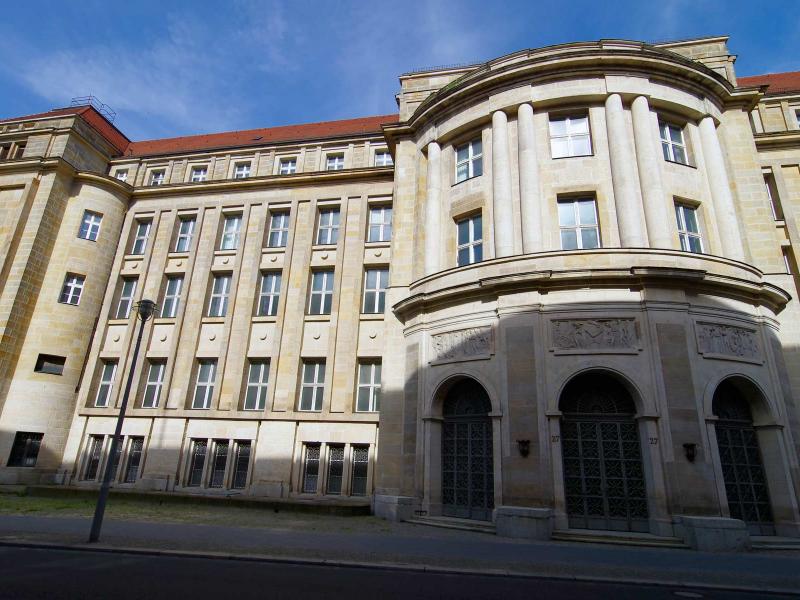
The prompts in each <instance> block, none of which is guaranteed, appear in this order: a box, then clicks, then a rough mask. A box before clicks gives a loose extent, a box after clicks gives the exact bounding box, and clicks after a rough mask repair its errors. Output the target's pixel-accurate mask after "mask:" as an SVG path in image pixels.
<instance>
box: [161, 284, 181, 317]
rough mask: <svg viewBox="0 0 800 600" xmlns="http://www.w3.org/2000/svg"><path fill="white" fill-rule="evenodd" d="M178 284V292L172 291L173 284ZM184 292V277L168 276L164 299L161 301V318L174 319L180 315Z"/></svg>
mask: <svg viewBox="0 0 800 600" xmlns="http://www.w3.org/2000/svg"><path fill="white" fill-rule="evenodd" d="M174 282H178V283H177V288H178V289H177V290H175V289H172V287H173V286H172V284H173V283H174ZM182 292H183V275H182V274H180V275H167V281H166V284H165V285H164V298H163V300H162V301H161V318H162V319H174V318H175V317H176V316H177V315H178V310H179V309H180V304H181V293H182Z"/></svg>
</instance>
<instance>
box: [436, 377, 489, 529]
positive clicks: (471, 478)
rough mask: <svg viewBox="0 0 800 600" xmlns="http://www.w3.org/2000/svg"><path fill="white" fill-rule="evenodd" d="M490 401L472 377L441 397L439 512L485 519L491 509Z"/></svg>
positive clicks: (486, 519)
mask: <svg viewBox="0 0 800 600" xmlns="http://www.w3.org/2000/svg"><path fill="white" fill-rule="evenodd" d="M490 410H491V403H490V402H489V396H488V395H487V394H486V390H484V389H483V387H481V385H480V384H479V383H478V382H476V381H474V380H472V379H464V380H462V381H459V382H458V383H456V384H455V385H453V387H451V388H450V390H449V391H448V392H447V395H446V396H445V399H444V405H443V413H444V424H443V428H442V514H443V515H445V516H449V517H460V518H464V519H479V520H484V521H488V520H490V519H491V518H492V510H493V509H494V471H493V463H492V423H491V420H490V419H489V411H490Z"/></svg>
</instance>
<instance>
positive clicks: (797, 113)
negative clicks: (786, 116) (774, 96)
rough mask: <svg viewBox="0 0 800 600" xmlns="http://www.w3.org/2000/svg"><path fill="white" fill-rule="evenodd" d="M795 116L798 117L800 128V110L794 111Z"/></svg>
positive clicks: (799, 126)
mask: <svg viewBox="0 0 800 600" xmlns="http://www.w3.org/2000/svg"><path fill="white" fill-rule="evenodd" d="M794 118H795V119H797V127H798V128H800V110H796V111H794Z"/></svg>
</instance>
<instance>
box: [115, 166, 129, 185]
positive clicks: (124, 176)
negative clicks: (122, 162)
mask: <svg viewBox="0 0 800 600" xmlns="http://www.w3.org/2000/svg"><path fill="white" fill-rule="evenodd" d="M114 178H115V179H116V180H117V181H121V182H122V183H128V169H117V170H116V171H114Z"/></svg>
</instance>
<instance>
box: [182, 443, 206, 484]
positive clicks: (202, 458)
mask: <svg viewBox="0 0 800 600" xmlns="http://www.w3.org/2000/svg"><path fill="white" fill-rule="evenodd" d="M207 447H208V442H207V441H206V440H195V441H194V443H193V444H192V464H191V466H190V467H189V482H188V484H187V485H189V486H190V487H197V486H199V485H200V482H201V481H202V480H203V465H205V463H206V449H207Z"/></svg>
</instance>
